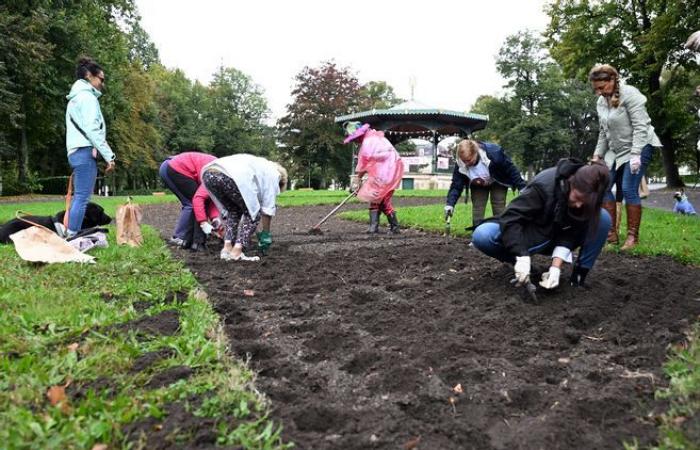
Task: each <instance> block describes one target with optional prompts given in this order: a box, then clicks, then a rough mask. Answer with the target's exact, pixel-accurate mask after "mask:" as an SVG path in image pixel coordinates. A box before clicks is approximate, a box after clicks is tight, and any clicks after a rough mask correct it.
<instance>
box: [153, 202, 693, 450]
mask: <svg viewBox="0 0 700 450" xmlns="http://www.w3.org/2000/svg"><path fill="white" fill-rule="evenodd" d="M422 201H423V202H429V201H436V200H435V199H433V200H422ZM420 202H421V200H417V199H411V200H407V199H398V200H397V203H398V207H399V219H400V218H401V209H400V208H401V206H402V205H403V206H406V205H407V204H408V203H412V204H413V203H420ZM352 207H355V208H358V207H360V206H358V205H356V206H352ZM331 208H332V206H321V207H295V208H280V209H278V215H277V216H276V217H275V219H274V221H273V240H274V243H273V246H272V248H271V252H270V255H269V256H266V257H263V259H262V261H261V262H259V263H246V262H223V261H221V260H219V259H218V252H219V250H220V247H221V245H220V242H217V241H211V242H210V244H209V249H208V250H207V251H205V252H199V253H191V252H189V251H184V250H179V249H176V250H174V251H173V252H174V254H175V255H176V257H179V258H182V259H184V261H185V263H186V264H187V266H188V267H189V268H190V270H192V272H193V273H194V274H195V275H196V277H197V278H198V280H199V282H200V283H201V284H202V286H203V287H204V289H205V290H206V291H207V292H208V293H209V295H210V298H211V301H212V303H213V305H214V308H215V309H216V311H217V312H218V313H219V314H220V316H221V320H222V322H223V323H224V326H225V330H226V333H227V334H228V336H229V338H230V344H231V348H232V349H233V350H234V351H235V353H236V354H238V355H239V356H240V357H241V358H250V362H251V365H252V367H253V368H254V369H255V370H256V371H257V372H258V378H257V386H258V388H259V389H260V390H261V391H262V392H264V393H265V394H266V395H267V396H268V397H269V398H270V400H271V405H272V418H273V419H274V420H276V421H278V422H281V423H282V424H283V426H284V432H283V438H284V439H285V440H287V441H293V442H295V443H296V444H297V448H302V449H373V448H378V449H401V448H406V449H408V448H419V449H471V448H473V449H518V448H522V449H531V448H538V449H539V448H546V449H557V448H562V449H563V448H566V449H574V448H575V449H608V448H610V449H613V448H615V449H617V448H622V443H623V442H632V441H633V440H634V439H636V440H637V441H638V442H639V443H641V444H651V443H654V442H655V438H656V436H657V430H656V420H657V419H658V415H659V414H660V413H661V412H662V411H663V410H664V408H666V406H667V405H665V404H663V403H662V402H661V401H659V400H655V399H654V391H655V390H656V389H658V388H659V387H663V386H665V385H666V384H667V379H666V378H665V376H664V374H663V370H662V365H663V363H664V360H665V358H666V355H667V352H668V351H669V348H670V347H671V346H674V345H682V344H683V342H684V339H685V335H684V331H685V330H686V329H687V328H688V326H689V324H690V323H692V322H694V321H695V320H696V319H697V317H698V314H700V277H698V276H697V273H698V272H697V268H696V267H689V266H683V265H681V264H678V263H676V262H674V261H673V260H671V259H667V258H640V257H632V256H627V255H616V254H610V253H606V254H603V255H602V257H601V258H600V260H599V263H598V265H597V266H596V267H595V269H594V270H593V271H592V272H591V274H590V275H589V282H588V287H587V288H585V289H575V288H571V287H570V286H568V284H567V283H565V282H564V281H566V277H568V270H565V271H564V274H563V277H562V281H563V284H562V286H560V288H559V289H557V290H556V291H555V292H543V290H542V289H538V296H539V298H538V302H537V303H533V302H532V301H530V299H529V298H528V297H527V295H526V294H525V292H524V291H523V290H521V289H516V288H514V287H512V286H511V285H510V284H509V283H508V281H509V279H510V278H511V276H512V268H511V267H508V266H505V265H503V264H501V263H499V262H497V261H494V260H492V259H490V258H488V257H485V256H483V255H482V254H480V253H479V252H478V251H476V250H475V249H473V248H471V247H469V246H468V241H467V240H464V239H454V238H446V237H442V236H437V235H431V234H425V233H421V232H418V231H413V230H405V231H404V232H403V233H402V234H400V235H398V236H390V235H386V234H381V235H379V236H368V235H366V234H365V233H364V230H365V229H366V225H363V224H358V223H352V222H348V221H342V220H340V219H337V218H332V219H330V220H329V221H328V222H327V223H326V224H324V226H323V231H324V233H323V234H321V235H310V234H309V233H308V230H309V229H310V228H311V227H312V226H313V225H314V224H315V223H316V222H317V221H318V220H319V219H320V218H321V217H323V216H324V215H325V213H327V212H328V211H329V210H330V209H331ZM178 210H179V207H178V206H177V205H174V204H171V205H153V206H148V207H146V209H145V214H144V215H145V221H146V222H147V223H150V224H153V225H155V226H157V227H158V228H160V229H161V230H162V232H163V236H164V237H169V234H170V232H171V230H172V227H173V225H174V223H175V219H176V216H177V214H178ZM643 238H644V236H642V239H643ZM253 253H255V251H254V250H253V251H252V252H251V254H253ZM547 267H548V259H547V258H538V259H536V260H535V269H536V272H540V273H541V272H543V271H545V270H546V269H547ZM251 290H252V291H253V294H254V295H253V296H251V295H250V294H251V292H249V291H251ZM244 291H248V292H246V293H244ZM171 425H172V424H171ZM192 444H194V443H190V445H191V446H192ZM193 446H194V447H196V445H193Z"/></svg>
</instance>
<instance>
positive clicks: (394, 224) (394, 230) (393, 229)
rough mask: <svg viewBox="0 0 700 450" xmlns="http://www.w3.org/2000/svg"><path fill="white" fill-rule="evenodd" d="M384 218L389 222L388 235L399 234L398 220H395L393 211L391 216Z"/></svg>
mask: <svg viewBox="0 0 700 450" xmlns="http://www.w3.org/2000/svg"><path fill="white" fill-rule="evenodd" d="M386 218H387V219H388V220H389V233H391V234H399V233H401V228H400V227H399V219H397V218H396V211H394V212H393V213H391V214H387V215H386Z"/></svg>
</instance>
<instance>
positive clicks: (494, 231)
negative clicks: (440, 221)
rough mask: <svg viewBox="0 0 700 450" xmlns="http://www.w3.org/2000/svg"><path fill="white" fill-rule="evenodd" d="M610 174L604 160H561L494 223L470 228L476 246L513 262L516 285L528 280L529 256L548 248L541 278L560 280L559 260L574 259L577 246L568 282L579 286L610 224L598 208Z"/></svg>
mask: <svg viewBox="0 0 700 450" xmlns="http://www.w3.org/2000/svg"><path fill="white" fill-rule="evenodd" d="M609 179H610V178H609V171H608V169H607V167H606V166H605V164H602V163H598V162H594V163H590V164H584V163H581V162H579V161H577V160H575V159H562V160H560V161H559V163H558V164H557V165H556V167H551V168H549V169H545V170H543V171H542V172H540V173H539V174H537V176H535V178H533V180H532V181H531V182H530V183H529V184H528V185H527V187H526V188H525V189H523V190H522V191H521V192H520V195H519V196H518V197H516V198H515V199H513V201H512V202H511V203H510V204H509V205H508V207H507V208H506V210H505V211H504V212H503V214H502V215H501V216H500V217H498V218H497V219H496V221H495V222H485V223H482V224H481V225H479V226H478V227H477V228H476V229H475V230H474V234H473V236H472V242H473V244H474V247H476V248H478V249H479V250H481V251H482V252H484V253H486V254H487V255H489V256H491V257H494V258H496V259H498V260H500V261H503V262H507V263H510V264H514V265H515V278H516V281H517V284H519V285H521V284H525V283H529V282H530V255H533V254H536V253H539V254H550V253H551V255H552V263H551V267H550V268H549V271H548V272H545V273H544V274H543V275H542V280H541V281H540V286H542V287H544V288H545V289H553V288H555V287H557V286H558V285H559V277H560V275H561V268H562V265H563V263H564V262H567V263H572V262H573V251H574V250H575V249H577V248H579V247H580V251H579V255H578V258H577V259H576V262H575V264H574V266H573V270H572V273H571V278H570V281H571V284H572V285H573V286H581V285H583V283H584V280H585V279H586V275H587V274H588V272H589V271H590V270H591V268H592V267H593V265H594V264H595V261H596V259H597V258H598V255H599V254H600V251H601V250H602V248H603V246H604V245H605V241H606V238H607V235H608V230H609V229H610V225H611V218H610V215H609V214H608V212H607V211H605V210H604V209H602V208H601V204H602V202H603V197H604V194H605V191H606V189H607V187H608V182H609Z"/></svg>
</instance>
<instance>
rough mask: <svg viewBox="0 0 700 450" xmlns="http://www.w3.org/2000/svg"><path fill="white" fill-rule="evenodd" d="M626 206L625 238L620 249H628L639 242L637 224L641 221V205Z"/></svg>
mask: <svg viewBox="0 0 700 450" xmlns="http://www.w3.org/2000/svg"><path fill="white" fill-rule="evenodd" d="M625 206H626V207H627V239H626V240H625V243H624V244H623V245H622V247H620V250H630V249H632V248H634V247H636V246H637V244H639V225H640V224H641V223H642V205H625Z"/></svg>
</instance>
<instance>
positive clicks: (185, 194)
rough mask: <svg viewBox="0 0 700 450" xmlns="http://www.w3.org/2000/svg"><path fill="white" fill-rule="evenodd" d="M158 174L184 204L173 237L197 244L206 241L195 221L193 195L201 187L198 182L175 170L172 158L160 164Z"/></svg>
mask: <svg viewBox="0 0 700 450" xmlns="http://www.w3.org/2000/svg"><path fill="white" fill-rule="evenodd" d="M158 174H159V175H160V178H161V179H162V180H163V182H164V183H165V184H166V185H167V186H168V188H169V189H170V190H171V191H173V194H175V196H176V197H177V198H178V200H180V203H181V204H182V208H181V209H180V217H179V218H178V220H177V224H176V225H175V231H174V232H173V237H176V238H180V239H182V240H184V241H187V242H189V243H196V244H201V243H203V242H204V241H206V236H205V235H204V232H203V231H202V229H201V228H200V227H199V225H198V224H197V223H196V221H195V218H194V210H193V209H192V197H194V193H195V192H196V191H197V188H199V185H198V184H197V182H196V181H194V180H193V179H192V178H188V177H186V176H184V175H182V174H181V173H179V172H176V171H175V170H173V169H172V168H171V167H170V160H165V161H164V162H163V164H161V165H160V169H159V170H158Z"/></svg>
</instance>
